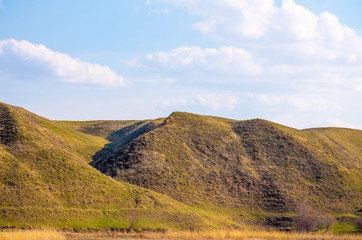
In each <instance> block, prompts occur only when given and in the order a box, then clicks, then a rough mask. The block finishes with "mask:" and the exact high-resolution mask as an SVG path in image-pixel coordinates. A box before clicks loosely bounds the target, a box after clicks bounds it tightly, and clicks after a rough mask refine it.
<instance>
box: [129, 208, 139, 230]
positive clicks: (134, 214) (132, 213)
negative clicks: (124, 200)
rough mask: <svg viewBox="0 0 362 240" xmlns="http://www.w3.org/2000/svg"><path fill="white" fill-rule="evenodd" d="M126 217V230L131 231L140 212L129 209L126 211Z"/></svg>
mask: <svg viewBox="0 0 362 240" xmlns="http://www.w3.org/2000/svg"><path fill="white" fill-rule="evenodd" d="M127 219H128V231H131V230H132V229H133V228H134V226H135V225H136V224H137V222H138V221H139V219H140V213H139V212H138V211H137V210H135V209H131V210H129V211H128V212H127Z"/></svg>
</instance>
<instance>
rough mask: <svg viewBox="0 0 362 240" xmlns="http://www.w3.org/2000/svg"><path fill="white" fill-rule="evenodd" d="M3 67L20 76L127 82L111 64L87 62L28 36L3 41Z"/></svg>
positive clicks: (0, 46)
mask: <svg viewBox="0 0 362 240" xmlns="http://www.w3.org/2000/svg"><path fill="white" fill-rule="evenodd" d="M0 70H1V71H2V72H3V73H5V74H9V75H11V76H12V77H13V78H16V79H22V78H26V79H28V78H32V79H53V80H58V81H65V82H71V83H92V84H99V85H124V79H123V77H122V76H119V75H117V74H116V73H115V72H113V71H112V70H111V69H110V68H109V67H107V66H101V65H99V64H93V63H89V62H84V61H81V60H79V59H76V58H72V57H70V56H69V55H67V54H64V53H59V52H55V51H52V50H50V49H48V48H47V47H45V46H44V45H35V44H32V43H30V42H28V41H24V40H22V41H17V40H14V39H7V40H4V41H0Z"/></svg>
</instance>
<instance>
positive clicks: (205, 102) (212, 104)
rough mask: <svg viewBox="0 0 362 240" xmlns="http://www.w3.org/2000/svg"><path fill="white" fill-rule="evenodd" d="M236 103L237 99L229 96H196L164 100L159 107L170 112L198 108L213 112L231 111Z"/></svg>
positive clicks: (220, 94)
mask: <svg viewBox="0 0 362 240" xmlns="http://www.w3.org/2000/svg"><path fill="white" fill-rule="evenodd" d="M238 103H239V99H238V97H237V96H233V95H230V94H225V93H217V94H197V95H193V96H188V97H186V98H182V99H177V100H164V101H162V102H161V103H160V104H159V107H160V108H162V109H164V110H172V109H191V108H192V107H195V106H196V107H197V106H198V107H203V108H206V109H210V110H213V111H225V110H226V111H232V110H233V109H234V108H235V106H236V105H237V104H238Z"/></svg>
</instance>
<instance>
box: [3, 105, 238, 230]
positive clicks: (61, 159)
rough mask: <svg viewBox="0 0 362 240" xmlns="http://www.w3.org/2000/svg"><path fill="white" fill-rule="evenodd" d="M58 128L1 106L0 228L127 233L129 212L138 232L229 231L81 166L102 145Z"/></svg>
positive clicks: (210, 217)
mask: <svg viewBox="0 0 362 240" xmlns="http://www.w3.org/2000/svg"><path fill="white" fill-rule="evenodd" d="M65 125H67V124H64V123H61V122H53V121H49V120H47V119H45V118H42V117H39V116H36V115H35V114H32V113H30V112H28V111H26V110H24V109H22V108H19V107H14V106H10V105H6V104H2V103H1V104H0V137H1V138H0V139H1V144H0V192H1V194H0V227H11V226H15V227H31V226H33V227H35V226H36V227H39V226H53V227H62V228H63V227H69V228H103V227H113V228H127V227H128V224H129V223H128V218H129V217H130V216H129V215H130V214H134V211H132V209H136V212H137V213H138V214H139V215H140V217H139V221H138V223H137V224H138V225H137V227H142V228H154V229H155V228H175V227H184V228H190V227H202V226H217V225H219V224H231V222H230V221H228V220H227V219H226V218H225V217H223V216H222V215H220V214H215V213H210V212H205V211H201V210H198V209H195V208H191V207H188V206H186V205H185V204H182V203H179V202H177V201H175V200H172V199H171V198H169V197H166V196H164V195H161V194H158V193H155V192H153V191H150V190H146V189H144V188H139V187H136V186H133V185H130V184H128V183H125V182H123V181H116V180H114V179H112V178H110V177H108V176H105V175H103V174H102V173H100V172H99V171H97V170H96V169H94V168H93V167H91V166H89V164H88V162H90V161H92V156H93V155H94V154H95V153H96V152H97V151H99V150H100V149H102V148H103V147H104V145H105V144H107V143H108V141H106V140H104V139H103V138H100V137H96V136H91V135H88V134H84V133H81V132H78V131H75V130H72V129H70V128H68V127H66V126H65ZM68 125H70V123H69V124H68ZM102 134H103V133H102ZM104 134H105V133H104ZM105 135H106V134H105Z"/></svg>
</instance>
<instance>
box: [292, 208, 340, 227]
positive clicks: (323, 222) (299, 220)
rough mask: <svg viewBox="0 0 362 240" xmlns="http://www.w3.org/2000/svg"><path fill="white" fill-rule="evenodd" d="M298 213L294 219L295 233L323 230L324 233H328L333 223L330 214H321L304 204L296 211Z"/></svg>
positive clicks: (333, 220)
mask: <svg viewBox="0 0 362 240" xmlns="http://www.w3.org/2000/svg"><path fill="white" fill-rule="evenodd" d="M298 212H299V214H298V216H297V217H296V219H295V228H296V230H297V231H302V232H310V231H318V230H320V229H324V228H325V231H328V230H329V229H330V228H331V227H332V226H333V224H334V222H335V219H334V217H333V216H332V215H331V214H329V213H325V214H322V213H320V212H318V211H317V210H315V209H313V208H312V207H310V206H309V205H306V204H303V205H302V206H301V207H300V208H299V209H298Z"/></svg>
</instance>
